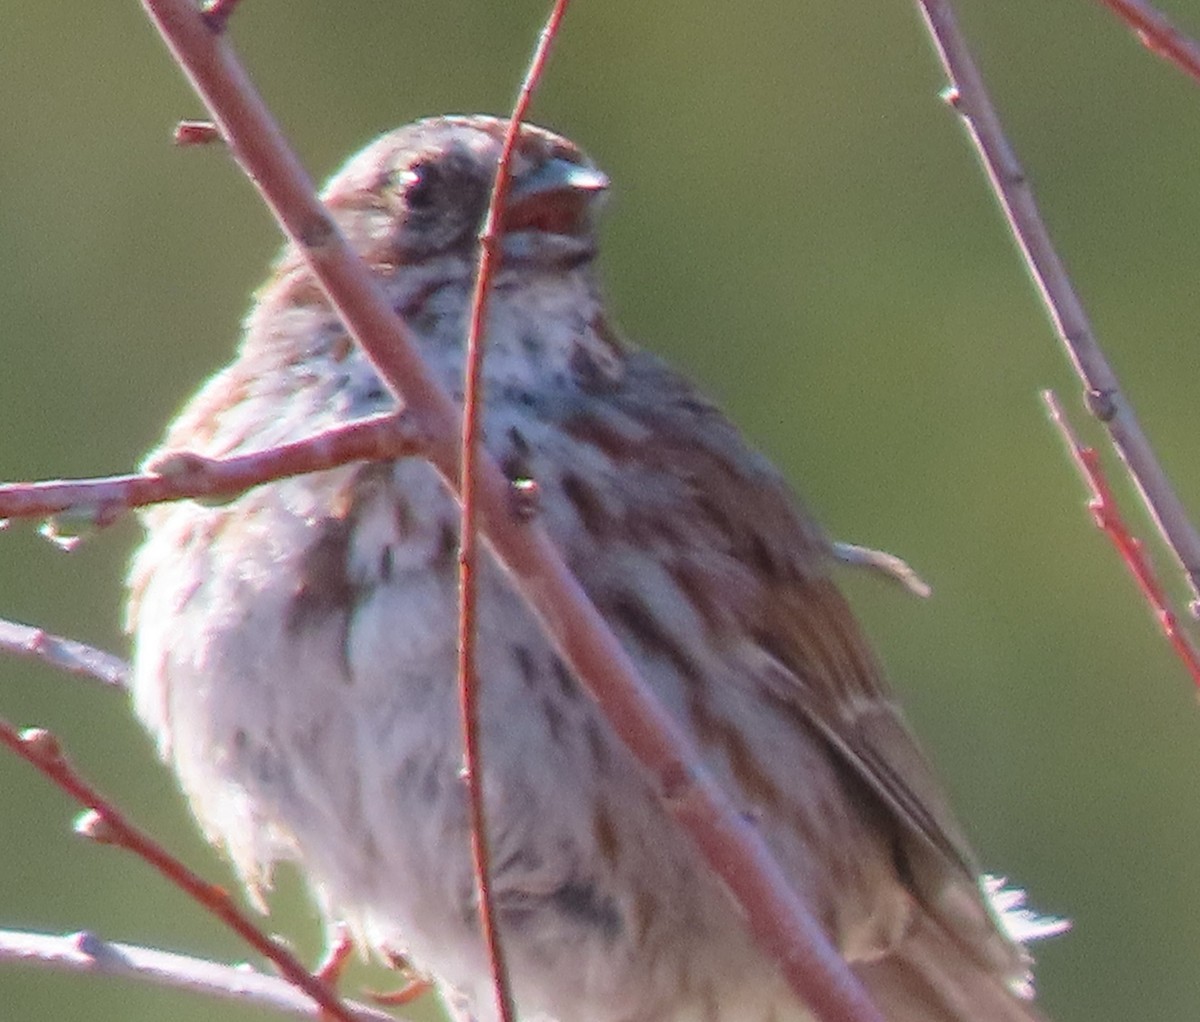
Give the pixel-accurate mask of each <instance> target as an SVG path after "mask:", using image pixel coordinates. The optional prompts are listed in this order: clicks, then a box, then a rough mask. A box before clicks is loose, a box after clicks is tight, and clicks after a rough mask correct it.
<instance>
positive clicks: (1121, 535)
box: [1042, 390, 1200, 688]
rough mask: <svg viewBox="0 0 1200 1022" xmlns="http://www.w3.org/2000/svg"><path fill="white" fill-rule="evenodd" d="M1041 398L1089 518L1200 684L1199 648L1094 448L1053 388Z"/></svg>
mask: <svg viewBox="0 0 1200 1022" xmlns="http://www.w3.org/2000/svg"><path fill="white" fill-rule="evenodd" d="M1042 401H1043V402H1044V403H1045V405H1046V412H1047V414H1048V415H1049V416H1050V422H1051V423H1052V424H1053V425H1054V427H1055V428H1056V429H1057V430H1058V433H1059V436H1061V437H1062V439H1063V443H1064V444H1065V445H1066V448H1067V454H1068V455H1070V457H1071V461H1072V462H1073V463H1074V464H1075V468H1076V469H1077V470H1078V472H1079V477H1080V478H1081V479H1082V480H1083V484H1084V486H1086V487H1087V488H1088V492H1089V494H1090V496H1089V498H1088V510H1089V511H1091V513H1092V521H1094V522H1095V523H1096V528H1098V529H1099V530H1100V531H1101V532H1103V533H1104V534H1105V535H1106V536H1107V537H1108V538H1109V541H1110V542H1111V543H1112V545H1113V547H1115V548H1116V551H1117V553H1118V554H1119V555H1120V557H1121V560H1122V561H1124V562H1125V567H1126V568H1128V569H1129V573H1130V574H1131V575H1132V576H1133V579H1134V581H1135V582H1137V584H1138V588H1139V589H1140V590H1141V591H1142V597H1143V598H1144V599H1145V601H1146V602H1147V603H1148V604H1149V605H1150V609H1151V611H1153V613H1154V618H1155V620H1156V621H1157V622H1158V625H1159V627H1160V628H1161V629H1162V632H1163V635H1165V636H1166V639H1167V642H1169V643H1170V644H1171V648H1172V649H1173V650H1174V651H1175V655H1176V656H1177V657H1179V659H1180V661H1181V662H1182V663H1183V666H1184V668H1186V670H1187V672H1188V674H1190V675H1191V676H1192V681H1193V683H1194V684H1195V685H1196V686H1197V687H1198V688H1200V650H1197V649H1196V644H1195V643H1194V642H1193V641H1192V638H1191V636H1190V635H1189V634H1188V633H1187V632H1186V631H1185V630H1184V629H1183V627H1182V626H1181V625H1180V622H1179V619H1178V618H1177V617H1176V616H1175V612H1174V611H1173V610H1171V607H1170V604H1169V602H1168V600H1167V594H1166V592H1165V591H1164V589H1163V586H1162V583H1161V582H1160V581H1159V580H1158V576H1157V575H1156V574H1155V573H1154V568H1153V567H1152V566H1151V564H1150V560H1149V558H1148V557H1147V556H1146V551H1145V550H1144V549H1143V547H1142V544H1141V542H1140V541H1139V540H1138V539H1137V537H1136V536H1134V535H1133V533H1132V532H1131V531H1130V529H1129V526H1128V525H1126V524H1125V519H1124V518H1122V517H1121V510H1120V508H1119V507H1117V502H1116V500H1115V499H1114V498H1113V494H1112V490H1111V489H1110V488H1109V485H1108V480H1107V479H1106V478H1105V476H1104V470H1103V468H1102V467H1101V465H1100V457H1099V455H1098V454H1097V453H1096V449H1095V448H1094V447H1085V446H1084V445H1083V444H1082V443H1080V441H1079V437H1078V436H1076V435H1075V430H1074V429H1072V428H1071V423H1070V422H1069V421H1068V420H1067V417H1066V414H1065V413H1064V412H1063V410H1062V406H1061V405H1060V404H1059V403H1058V397H1057V395H1056V394H1055V393H1054V392H1053V391H1052V390H1044V391H1042Z"/></svg>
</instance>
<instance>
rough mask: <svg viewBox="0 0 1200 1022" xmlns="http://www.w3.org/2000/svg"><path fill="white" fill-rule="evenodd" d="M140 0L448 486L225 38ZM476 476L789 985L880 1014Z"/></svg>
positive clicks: (340, 256)
mask: <svg viewBox="0 0 1200 1022" xmlns="http://www.w3.org/2000/svg"><path fill="white" fill-rule="evenodd" d="M142 4H143V6H144V7H145V9H146V10H147V12H148V13H149V15H150V17H151V18H152V19H153V21H154V22H155V24H156V25H157V26H158V28H159V31H160V32H161V33H162V35H163V38H164V40H166V42H167V44H168V46H169V47H170V48H171V51H172V53H173V54H174V56H175V59H176V61H177V63H178V64H179V66H180V67H181V68H182V69H183V70H184V71H185V73H186V74H187V75H188V77H189V79H190V80H191V81H192V84H193V85H194V87H195V88H196V91H197V92H198V93H199V95H200V96H201V97H202V98H203V99H204V101H205V103H206V104H207V106H208V108H209V111H210V113H211V114H212V115H213V118H214V120H215V121H216V122H217V124H218V126H219V127H220V129H221V134H222V137H224V138H225V140H226V141H227V143H228V144H229V146H230V150H231V152H232V153H233V154H234V155H235V157H236V158H237V160H238V161H239V162H240V163H241V165H242V166H243V167H244V168H245V170H246V172H247V174H248V175H249V177H250V178H251V180H252V181H253V182H254V184H255V185H256V187H258V189H259V191H260V192H261V194H262V195H263V197H264V200H265V201H266V202H267V204H268V206H269V207H270V208H271V210H272V212H273V213H274V214H275V216H276V217H277V219H278V220H279V222H280V224H281V225H282V226H283V228H284V230H285V231H286V232H287V234H288V236H289V237H290V238H291V239H292V240H293V241H294V242H295V243H296V245H297V246H298V248H299V250H300V251H301V252H302V253H303V255H304V258H305V259H306V261H307V262H308V265H309V267H310V268H311V269H312V271H313V274H314V276H315V277H316V278H317V280H318V281H319V282H320V284H321V286H322V287H323V288H324V289H325V292H326V294H327V295H329V297H330V301H331V302H332V303H333V305H334V307H335V308H337V310H338V312H339V313H340V314H341V316H342V317H343V320H344V322H345V323H346V326H347V329H348V330H349V331H350V333H351V334H352V335H353V336H354V337H355V338H356V339H357V340H358V342H359V343H360V344H361V345H362V346H363V350H364V351H365V352H366V354H367V356H368V357H369V358H370V359H371V361H372V363H373V364H374V365H375V367H376V368H377V369H378V370H379V372H380V375H381V377H382V378H383V379H384V380H385V381H386V383H387V385H388V386H389V387H391V388H392V389H393V390H395V391H399V390H401V389H403V392H404V401H405V406H406V407H407V409H408V410H409V412H410V413H411V414H412V415H413V416H415V418H416V421H417V422H419V423H420V425H421V427H422V430H423V433H424V434H425V436H426V437H427V438H428V442H427V444H426V446H425V450H424V452H423V453H424V456H425V457H426V458H428V459H429V461H430V462H431V463H432V464H433V465H434V466H435V467H436V468H437V469H438V471H439V473H440V474H441V475H442V477H443V479H444V480H445V481H446V482H447V484H448V485H449V486H450V487H451V488H453V489H455V490H457V486H458V479H459V455H460V446H459V432H460V429H459V422H458V413H457V411H456V409H455V407H454V405H453V404H452V403H451V401H450V399H449V397H448V396H447V395H446V394H445V393H444V392H443V391H442V390H441V389H440V387H438V385H437V384H436V382H435V381H434V379H433V377H432V375H431V374H430V372H429V370H428V369H427V368H426V367H425V366H424V364H423V363H422V361H421V359H420V357H419V355H418V354H417V352H416V350H415V348H414V346H413V345H412V344H410V343H409V341H408V336H407V331H406V330H405V329H404V327H403V325H402V324H401V322H400V320H399V319H398V318H397V317H396V316H395V314H394V313H393V311H392V309H391V307H390V306H389V304H388V303H387V301H386V300H384V299H383V298H382V296H381V295H380V293H379V291H378V289H377V287H376V284H375V281H374V280H373V278H372V276H371V274H370V271H369V270H368V269H367V268H366V267H365V266H364V265H363V264H362V262H361V260H359V259H357V258H356V257H355V256H354V255H353V253H352V252H351V251H350V249H349V247H348V246H347V244H346V241H345V239H344V238H343V237H342V235H341V234H340V232H339V231H338V230H337V227H336V225H335V224H334V223H333V221H332V219H331V218H330V217H329V216H328V214H327V213H326V212H325V210H324V207H323V206H322V205H321V204H320V202H319V201H318V200H317V198H316V195H315V194H314V191H313V188H312V182H311V181H310V180H309V178H308V175H307V174H306V173H305V172H304V170H303V168H302V167H301V166H300V163H299V161H298V160H297V159H296V157H295V156H294V154H292V152H291V151H290V149H289V148H288V146H287V144H286V142H285V140H284V139H283V137H282V135H281V133H280V131H279V129H278V127H277V126H276V125H275V123H274V121H273V120H272V119H271V118H270V116H269V114H268V113H267V111H266V108H265V106H264V105H263V103H262V101H261V99H260V98H259V97H258V95H257V94H256V93H255V91H254V89H253V87H252V86H251V84H250V83H249V81H248V80H247V78H246V75H245V72H244V71H243V70H242V68H241V66H240V65H239V64H238V62H237V60H236V59H235V57H234V56H233V53H232V51H231V50H230V48H229V45H228V40H227V38H226V37H225V36H217V35H214V34H213V33H212V31H211V30H210V29H209V28H208V26H207V25H206V24H205V23H204V21H203V19H202V18H201V17H200V16H199V14H198V12H197V10H196V8H195V7H194V5H193V3H192V0H142ZM476 481H477V486H478V489H477V494H476V495H477V496H478V498H479V500H478V505H479V506H478V510H477V515H478V522H479V528H480V531H481V532H482V533H483V535H484V536H485V537H486V538H487V540H488V541H489V542H490V544H491V546H492V548H493V550H494V551H495V552H496V554H497V556H498V557H499V558H500V560H501V561H502V562H503V563H504V565H505V566H506V567H507V568H508V570H509V573H510V577H511V578H512V579H513V580H514V582H515V584H516V586H517V588H518V589H519V590H520V592H521V594H522V595H523V596H524V598H525V599H526V600H527V601H528V602H529V604H530V606H531V607H532V608H533V609H534V610H535V612H536V613H537V615H538V617H539V619H540V621H541V623H542V626H543V628H544V629H545V631H546V634H547V635H548V636H549V637H550V639H551V640H552V641H553V642H554V644H555V646H556V647H557V648H558V650H559V651H560V653H561V655H562V656H563V659H564V660H565V661H566V662H567V663H568V664H569V665H570V666H571V669H572V670H573V671H574V672H575V674H576V676H577V677H578V678H579V679H580V680H581V681H582V682H583V684H584V685H585V686H586V687H587V688H588V689H589V690H590V691H591V693H592V695H593V696H594V697H595V699H596V701H597V703H598V705H599V706H600V707H601V709H602V710H603V712H604V714H605V716H606V717H607V718H608V720H609V722H610V723H611V724H612V727H613V730H614V732H615V733H616V734H618V735H620V736H621V738H622V740H623V741H624V742H625V744H626V745H627V747H628V748H629V750H630V752H631V753H632V754H633V755H634V756H635V757H636V758H637V759H638V760H639V762H640V763H641V764H642V765H643V767H644V768H645V769H646V771H647V773H648V775H649V776H650V777H652V778H654V779H655V780H656V783H657V785H658V787H659V790H660V791H661V793H662V795H663V805H664V807H665V809H666V811H667V812H668V813H670V814H671V815H672V816H673V817H674V819H675V821H676V823H677V825H679V826H681V827H682V828H683V829H684V830H685V832H686V833H687V834H688V835H689V837H690V838H691V840H692V841H693V842H694V843H695V846H696V848H697V849H698V850H699V852H700V853H701V855H702V856H703V858H704V859H705V861H706V862H707V863H708V864H709V865H710V866H711V868H712V869H713V870H714V871H715V872H716V874H717V875H718V876H719V877H720V879H721V881H722V882H723V884H724V886H725V887H726V889H727V890H728V891H729V892H730V894H731V896H732V897H733V898H734V900H735V901H736V902H737V903H738V905H739V907H740V910H741V912H742V913H743V915H744V917H745V918H746V920H747V924H748V926H749V928H750V930H751V932H752V934H753V935H754V937H755V939H756V940H757V941H758V943H759V945H760V947H761V948H762V949H763V951H764V953H766V954H768V955H770V956H771V957H772V958H773V959H775V960H776V961H778V962H779V964H780V968H781V970H782V973H783V975H784V977H785V978H786V980H787V982H788V983H789V985H790V986H791V988H792V989H793V990H794V991H795V993H796V994H797V996H798V997H799V998H800V999H801V1000H802V1001H804V1003H805V1004H806V1005H808V1007H809V1008H810V1009H811V1010H812V1011H813V1012H814V1013H815V1014H817V1015H818V1017H820V1018H821V1019H822V1020H823V1022H882V1016H881V1015H880V1014H879V1012H878V1010H877V1009H876V1008H875V1007H874V1005H873V1004H872V1003H871V1001H870V999H869V998H868V997H867V995H866V993H865V991H864V990H863V988H862V985H861V984H860V983H859V982H858V980H857V979H856V978H855V976H854V974H853V973H852V972H851V971H850V969H849V967H848V966H847V964H846V963H845V961H844V960H843V959H842V958H841V956H840V955H839V954H838V953H837V951H836V950H835V949H834V947H833V946H832V945H831V943H830V942H829V939H828V937H827V936H826V935H825V932H824V929H823V928H822V926H821V925H820V924H819V923H818V922H817V920H816V919H815V918H814V917H813V915H812V913H811V912H810V911H809V910H808V908H807V906H806V905H805V904H804V902H803V901H802V900H801V899H800V897H799V896H798V895H797V893H796V891H795V890H794V889H793V887H792V885H791V884H790V882H789V881H788V879H787V877H785V876H784V874H783V873H782V871H781V870H780V868H779V866H778V864H777V863H776V862H775V861H774V859H773V858H772V856H771V854H770V852H769V850H768V849H767V846H766V844H765V842H764V841H763V839H762V836H761V835H760V834H759V833H758V831H757V829H756V828H755V827H754V825H753V824H752V823H751V822H750V821H748V820H747V819H745V818H744V817H743V816H742V815H741V814H740V813H739V812H738V811H737V810H736V808H735V807H734V806H733V805H732V804H731V803H730V802H729V800H728V798H727V797H726V795H725V793H724V792H723V791H722V789H721V787H720V785H719V784H718V783H717V782H716V780H715V779H714V778H713V776H712V775H711V774H710V773H709V772H708V770H707V769H705V767H704V766H703V764H702V761H701V760H700V757H699V756H698V754H697V753H696V751H695V749H694V747H693V745H692V743H691V742H690V740H689V739H688V737H687V736H686V735H685V734H684V732H683V731H682V730H681V729H680V727H679V725H678V724H677V723H676V722H675V720H674V719H673V718H672V717H671V716H670V715H669V714H668V712H667V711H666V709H665V708H664V707H663V706H662V705H661V703H659V702H658V700H657V699H656V698H654V696H653V694H652V693H651V692H650V691H649V690H648V689H647V688H646V686H645V685H644V684H643V683H642V682H641V680H640V679H639V678H638V674H637V670H636V668H635V667H634V664H633V662H632V661H631V659H630V658H629V655H628V653H627V652H626V651H625V649H624V648H623V647H622V646H621V644H620V642H619V641H618V640H617V639H616V637H615V636H614V635H613V634H612V631H611V630H610V629H609V628H608V627H607V625H606V623H605V622H604V619H603V618H602V617H601V616H600V614H599V612H598V611H597V610H596V608H595V607H594V606H593V605H592V603H591V602H590V601H589V600H588V598H587V596H586V594H585V593H584V592H583V590H582V588H581V587H580V585H579V583H578V581H577V580H576V579H575V578H574V576H573V575H572V574H571V572H570V571H569V569H568V568H567V567H566V565H565V564H564V563H563V560H562V558H561V556H560V555H559V554H558V552H557V550H556V549H555V547H554V545H553V543H551V541H550V539H549V537H548V536H547V535H546V533H545V530H544V529H542V528H541V527H540V525H539V524H538V523H537V522H536V521H529V520H528V518H527V517H524V516H520V515H517V514H514V509H513V500H512V487H511V486H510V485H509V482H508V480H507V479H506V478H505V477H504V474H503V473H502V472H501V471H500V469H499V467H498V466H497V465H496V464H495V462H494V461H493V460H492V459H490V458H486V457H482V456H481V458H480V463H479V465H478V467H477V471H476Z"/></svg>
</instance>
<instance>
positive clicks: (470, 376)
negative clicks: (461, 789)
mask: <svg viewBox="0 0 1200 1022" xmlns="http://www.w3.org/2000/svg"><path fill="white" fill-rule="evenodd" d="M567 2H568V0H556V2H555V3H554V6H553V7H552V8H551V10H550V15H549V17H548V18H547V20H546V24H545V26H544V27H543V29H542V33H541V36H540V37H539V38H538V45H537V47H536V49H535V50H534V54H533V59H532V60H531V62H530V65H529V70H528V71H527V72H526V74H525V79H524V81H523V82H522V84H521V88H520V90H519V91H518V93H517V100H516V103H515V104H514V106H513V111H512V115H511V117H510V118H509V122H508V128H507V129H506V130H505V133H504V144H503V146H502V147H501V150H500V158H499V160H498V162H497V164H496V178H495V181H494V182H493V184H492V194H491V197H490V199H489V200H488V208H487V214H486V215H485V217H484V220H483V226H482V228H481V229H480V232H479V267H478V270H477V271H476V275H475V291H474V294H473V295H472V297H471V317H470V324H469V327H468V331H467V365H466V385H465V388H464V396H463V419H462V423H463V424H462V474H461V477H460V482H459V485H460V493H461V500H462V519H461V525H460V528H459V537H460V539H459V543H460V546H459V555H458V577H459V586H458V596H459V604H458V688H459V705H460V707H461V712H462V735H463V755H464V766H465V773H466V783H467V801H468V806H469V814H470V822H471V858H472V864H473V867H474V873H475V893H476V901H477V903H478V905H479V927H480V931H481V933H482V935H483V941H484V945H485V947H486V948H487V955H488V964H489V966H490V969H491V973H492V989H493V991H494V992H495V996H496V1009H497V1011H498V1013H499V1018H500V1022H513V1020H514V1019H516V1017H517V1010H516V1005H515V1004H514V1003H513V996H512V985H511V983H510V981H509V976H508V969H507V968H506V966H505V957H504V946H503V944H502V943H501V940H500V933H499V930H498V926H497V919H496V916H495V905H494V903H493V900H492V884H491V864H490V854H489V841H488V831H487V812H486V806H485V805H484V791H483V777H484V765H483V743H482V739H481V736H480V733H479V698H478V697H479V677H478V673H477V670H476V639H477V630H476V621H477V618H478V612H477V608H478V602H479V585H478V581H477V578H476V564H477V560H478V550H477V545H478V544H477V539H478V535H477V533H476V524H475V518H476V500H475V493H476V486H477V483H478V470H477V465H478V461H479V455H480V453H481V451H482V445H481V433H482V419H483V356H484V341H485V332H486V326H485V324H486V323H487V311H488V300H489V298H490V297H491V285H492V278H493V276H494V275H495V272H496V269H497V268H498V266H499V264H500V233H501V229H502V228H501V225H502V224H503V222H504V210H505V206H506V205H507V202H508V188H509V182H510V180H511V177H512V158H513V153H514V152H515V151H516V144H517V139H518V137H519V136H520V133H521V124H522V122H523V121H524V120H525V113H526V111H527V110H528V108H529V103H530V101H531V100H532V99H533V93H534V91H535V89H536V88H537V85H538V82H539V81H540V80H541V77H542V73H543V72H544V70H545V67H546V60H547V58H548V57H549V56H550V47H551V46H552V45H553V43H554V39H555V37H556V36H557V35H558V30H559V26H560V25H561V24H562V18H563V15H564V14H566V9H567Z"/></svg>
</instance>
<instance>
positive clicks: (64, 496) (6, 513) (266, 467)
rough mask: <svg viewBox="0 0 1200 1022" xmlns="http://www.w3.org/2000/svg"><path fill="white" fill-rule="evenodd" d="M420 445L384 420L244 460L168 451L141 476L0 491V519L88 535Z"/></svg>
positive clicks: (405, 426)
mask: <svg viewBox="0 0 1200 1022" xmlns="http://www.w3.org/2000/svg"><path fill="white" fill-rule="evenodd" d="M426 445H427V441H426V438H425V437H424V436H423V434H422V433H421V432H420V430H419V429H418V428H417V425H416V423H415V422H414V421H413V419H412V417H411V416H409V415H408V414H406V413H404V412H401V413H399V414H390V413H389V414H384V415H377V416H373V417H371V418H368V419H360V420H359V421H357V422H351V423H349V424H347V425H345V426H335V427H333V428H332V429H329V430H326V431H325V432H323V433H318V434H316V435H315V436H311V437H307V438H306V439H304V440H297V441H295V442H293V443H288V444H280V445H279V446H278V447H270V448H266V449H264V450H261V451H254V452H252V453H250V454H236V455H231V456H230V457H227V458H206V457H204V456H203V455H199V454H193V453H192V452H190V451H171V452H168V453H167V454H165V455H163V456H162V457H161V458H159V459H158V460H157V461H156V462H155V463H154V464H152V465H151V466H150V467H149V471H148V472H146V473H143V474H141V475H127V476H110V477H108V478H105V479H77V480H58V479H56V480H49V481H46V482H37V483H5V484H2V485H0V518H4V519H8V518H46V517H53V516H55V515H65V516H68V517H69V518H70V519H71V520H72V521H73V522H74V523H75V524H82V525H86V526H90V527H92V528H100V527H103V526H106V525H111V524H112V523H113V522H114V521H116V520H117V519H118V518H119V517H120V516H121V515H123V514H124V513H125V512H126V511H129V510H131V509H132V508H139V507H147V506H149V505H150V504H161V503H163V502H164V501H170V500H184V499H202V500H203V499H209V500H221V499H223V498H233V497H236V496H238V495H239V494H241V493H244V492H245V491H246V490H248V489H250V488H252V487H254V486H259V485H261V484H262V483H269V482H274V481H275V480H278V479H284V478H287V477H288V476H296V475H304V474H305V473H307V472H320V471H323V470H325V469H330V468H336V467H338V466H339V465H346V464H348V463H350V462H352V461H376V460H381V459H388V458H403V457H410V456H412V455H417V454H421V453H422V452H423V451H424V450H425V447H426Z"/></svg>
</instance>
